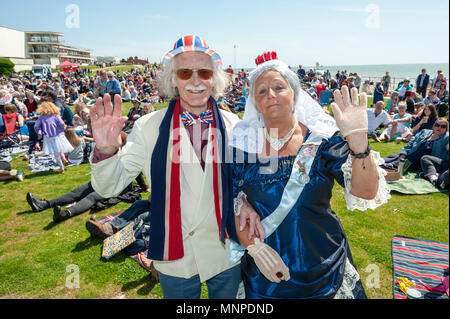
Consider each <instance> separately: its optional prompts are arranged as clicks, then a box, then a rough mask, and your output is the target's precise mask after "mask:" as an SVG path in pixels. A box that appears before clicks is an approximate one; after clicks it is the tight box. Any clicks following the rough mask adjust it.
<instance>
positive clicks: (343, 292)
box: [334, 258, 360, 299]
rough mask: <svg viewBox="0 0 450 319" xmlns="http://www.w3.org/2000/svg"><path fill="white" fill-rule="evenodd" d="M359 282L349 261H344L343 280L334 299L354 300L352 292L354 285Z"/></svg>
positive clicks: (356, 273)
mask: <svg viewBox="0 0 450 319" xmlns="http://www.w3.org/2000/svg"><path fill="white" fill-rule="evenodd" d="M359 280H360V277H359V274H358V272H357V271H356V269H355V267H353V265H352V264H351V263H350V261H349V260H348V258H347V260H346V261H345V270H344V279H343V280H342V285H341V287H339V289H338V291H337V292H336V295H335V296H334V299H355V294H354V292H353V290H354V289H355V287H356V283H357V282H358V281H359Z"/></svg>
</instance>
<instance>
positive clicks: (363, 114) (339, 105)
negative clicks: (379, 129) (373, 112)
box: [331, 85, 368, 153]
mask: <svg viewBox="0 0 450 319" xmlns="http://www.w3.org/2000/svg"><path fill="white" fill-rule="evenodd" d="M331 109H332V110H333V115H334V119H335V120H336V124H337V126H338V127H339V130H340V131H341V133H342V135H343V136H344V137H345V138H346V139H347V141H348V143H349V146H350V149H352V151H353V152H355V153H362V152H364V151H365V150H366V148H367V145H368V141H367V127H368V122H367V95H366V93H361V94H360V95H359V98H358V90H357V89H356V88H352V89H351V92H349V91H348V87H347V86H345V85H344V86H342V88H341V89H340V90H335V91H334V102H333V103H331Z"/></svg>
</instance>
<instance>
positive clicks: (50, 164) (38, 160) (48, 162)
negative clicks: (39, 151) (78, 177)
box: [26, 155, 80, 173]
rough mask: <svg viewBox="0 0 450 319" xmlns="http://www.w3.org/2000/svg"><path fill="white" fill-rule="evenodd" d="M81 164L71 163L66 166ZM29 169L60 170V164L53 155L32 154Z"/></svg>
mask: <svg viewBox="0 0 450 319" xmlns="http://www.w3.org/2000/svg"><path fill="white" fill-rule="evenodd" d="M78 165H80V164H69V165H67V166H66V167H71V166H78ZM26 168H27V169H29V170H31V171H32V172H33V173H37V172H47V171H50V170H58V169H59V165H58V163H56V160H55V158H54V157H53V155H40V156H36V155H32V156H31V157H30V163H29V165H28V166H27V167H26Z"/></svg>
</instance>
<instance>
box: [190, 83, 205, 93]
mask: <svg viewBox="0 0 450 319" xmlns="http://www.w3.org/2000/svg"><path fill="white" fill-rule="evenodd" d="M186 90H189V91H204V90H206V86H204V85H203V84H201V85H199V86H193V85H187V86H186Z"/></svg>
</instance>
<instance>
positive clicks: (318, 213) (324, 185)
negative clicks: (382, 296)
mask: <svg viewBox="0 0 450 319" xmlns="http://www.w3.org/2000/svg"><path fill="white" fill-rule="evenodd" d="M348 154H349V148H348V144H347V142H345V140H343V138H342V136H341V135H340V133H336V134H335V135H334V136H333V137H331V138H330V139H328V140H327V139H325V140H323V142H322V144H321V145H320V146H319V148H318V149H317V152H316V155H315V158H314V161H313V162H312V163H313V164H312V166H311V169H310V172H309V178H310V180H309V182H308V183H307V184H306V185H305V186H304V188H303V191H302V193H301V194H300V197H299V198H298V200H297V202H296V204H295V205H294V207H293V208H292V209H291V211H290V212H289V214H288V215H287V217H286V218H285V219H284V221H283V222H282V223H281V224H280V226H279V227H278V228H277V229H276V230H275V231H274V232H273V233H272V235H270V236H269V237H268V238H266V240H265V243H266V244H268V245H269V246H271V247H272V248H273V249H275V250H276V251H277V252H278V254H279V255H280V256H281V258H282V259H283V261H284V263H285V264H286V266H287V267H288V268H289V271H290V277H291V279H290V280H289V281H284V280H282V281H281V282H280V283H273V282H271V281H269V280H267V279H266V278H265V277H264V275H262V274H261V273H260V271H259V269H258V267H257V266H256V264H255V262H254V260H253V258H252V257H251V256H250V255H248V254H247V252H245V254H244V255H243V257H242V259H241V264H242V272H243V273H242V275H243V281H244V286H245V293H246V298H249V299H259V298H263V299H269V298H289V299H294V298H295V299H296V298H333V297H334V296H335V294H336V292H337V290H338V289H339V287H340V286H341V284H342V280H343V274H344V271H345V264H346V259H347V258H348V259H349V261H350V262H351V263H352V264H353V261H352V258H351V254H350V249H349V246H348V242H347V238H346V236H345V233H344V230H343V228H342V225H341V222H340V220H339V218H338V217H337V215H336V214H335V212H334V211H333V210H332V209H331V207H330V199H331V196H332V189H333V185H334V181H335V180H337V182H338V183H339V184H340V185H342V186H344V179H343V173H342V171H341V167H342V165H343V164H344V163H345V162H346V160H347V157H348ZM233 155H234V163H233V165H232V166H233V169H232V171H233V192H234V196H235V197H236V196H237V195H238V193H239V192H240V191H243V192H244V193H245V194H246V195H247V200H248V201H249V203H250V204H251V205H252V206H253V207H254V208H255V209H256V211H257V212H258V213H259V214H260V216H261V220H263V219H264V218H265V217H267V216H268V215H270V214H271V213H272V212H273V211H274V210H275V209H276V208H277V207H278V205H279V204H280V201H281V195H282V194H283V190H284V187H285V186H286V184H287V182H288V180H289V177H290V174H291V171H292V167H293V164H294V160H295V158H296V156H288V157H281V158H278V159H277V165H278V167H276V171H275V170H273V173H269V174H268V173H267V172H263V173H262V171H263V170H262V168H264V166H267V165H268V163H267V161H266V160H263V159H261V160H260V159H256V161H255V160H250V161H249V158H250V157H249V154H248V153H245V152H241V151H239V150H236V149H234V154H233ZM252 159H255V157H254V156H253V157H252ZM358 293H359V294H360V295H359V296H355V297H356V298H365V293H364V290H363V288H362V285H361V284H360V281H359V287H358Z"/></svg>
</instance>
